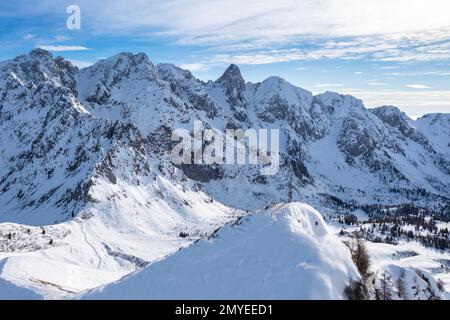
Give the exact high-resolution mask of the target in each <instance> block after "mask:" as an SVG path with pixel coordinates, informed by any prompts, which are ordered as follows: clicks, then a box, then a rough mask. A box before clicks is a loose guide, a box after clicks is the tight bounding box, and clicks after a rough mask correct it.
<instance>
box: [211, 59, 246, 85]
mask: <svg viewBox="0 0 450 320" xmlns="http://www.w3.org/2000/svg"><path fill="white" fill-rule="evenodd" d="M216 82H217V83H221V84H223V85H225V86H226V87H227V88H228V87H234V88H239V89H242V88H245V80H244V78H243V77H242V74H241V70H239V67H238V66H237V65H235V64H231V65H230V66H229V67H228V68H227V70H225V72H224V73H223V75H222V76H221V77H220V78H219V79H217V81H216Z"/></svg>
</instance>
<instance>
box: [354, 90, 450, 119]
mask: <svg viewBox="0 0 450 320" xmlns="http://www.w3.org/2000/svg"><path fill="white" fill-rule="evenodd" d="M347 93H348V94H352V95H354V96H355V97H357V98H359V99H361V100H363V102H364V104H365V105H366V106H367V107H371V108H372V107H379V106H382V105H394V106H397V107H399V108H401V109H402V110H403V111H405V112H406V113H407V114H408V115H409V116H412V117H417V116H421V115H424V114H426V113H433V112H444V113H448V112H449V111H450V91H432V90H424V91H379V90H377V91H354V92H347Z"/></svg>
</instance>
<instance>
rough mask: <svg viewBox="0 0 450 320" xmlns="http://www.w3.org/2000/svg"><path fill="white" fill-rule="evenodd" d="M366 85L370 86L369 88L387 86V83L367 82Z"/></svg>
mask: <svg viewBox="0 0 450 320" xmlns="http://www.w3.org/2000/svg"><path fill="white" fill-rule="evenodd" d="M368 84H370V85H371V86H387V85H388V84H387V83H384V82H369V83H368Z"/></svg>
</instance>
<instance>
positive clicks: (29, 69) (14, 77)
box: [0, 48, 78, 90]
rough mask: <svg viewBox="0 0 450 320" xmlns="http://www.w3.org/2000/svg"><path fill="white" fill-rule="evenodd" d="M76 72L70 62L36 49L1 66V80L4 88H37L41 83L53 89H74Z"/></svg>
mask: <svg viewBox="0 0 450 320" xmlns="http://www.w3.org/2000/svg"><path fill="white" fill-rule="evenodd" d="M77 71H78V69H77V68H76V67H74V66H73V65H72V63H70V61H67V60H64V58H62V57H57V58H53V55H52V54H51V53H50V52H48V51H46V50H43V49H40V48H37V49H34V50H32V51H31V52H29V53H28V54H25V55H21V56H18V57H16V58H14V59H13V60H9V61H7V62H5V63H4V64H2V65H1V68H0V72H1V73H2V74H3V75H2V78H4V79H6V86H5V88H7V89H8V88H9V89H11V88H16V87H17V85H26V86H28V85H31V86H29V88H37V87H38V86H39V85H41V84H43V83H47V84H51V85H53V86H54V87H60V86H63V87H66V88H70V89H71V90H72V89H74V87H75V82H74V75H75V73H76V72H77Z"/></svg>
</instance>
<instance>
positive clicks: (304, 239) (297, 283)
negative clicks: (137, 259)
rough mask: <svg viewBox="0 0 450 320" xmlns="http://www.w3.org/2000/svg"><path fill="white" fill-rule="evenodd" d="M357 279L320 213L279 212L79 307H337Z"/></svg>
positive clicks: (297, 206) (301, 207) (290, 207)
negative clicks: (136, 302) (207, 303)
mask: <svg viewBox="0 0 450 320" xmlns="http://www.w3.org/2000/svg"><path fill="white" fill-rule="evenodd" d="M350 279H354V280H356V279H359V274H358V272H357V270H356V267H355V265H354V264H353V262H352V260H351V257H350V252H349V250H348V248H347V247H346V246H345V245H344V244H343V243H342V242H341V241H340V240H339V238H337V237H336V236H335V235H334V234H333V233H332V232H331V231H330V229H329V228H328V227H327V225H326V224H325V222H324V221H323V218H322V216H321V214H320V213H319V212H317V211H316V210H314V209H313V208H312V207H311V206H309V205H306V204H303V203H291V204H278V205H274V206H272V207H271V208H269V209H268V210H266V211H261V212H257V213H254V214H251V215H247V216H245V217H242V218H241V219H240V220H239V221H238V222H236V223H233V224H229V225H227V226H225V227H223V228H221V229H220V230H219V231H218V232H217V233H216V234H215V235H214V236H212V237H210V238H208V239H204V240H200V241H199V242H198V243H196V244H194V245H192V246H190V247H189V248H185V249H182V250H181V251H179V252H177V253H175V254H173V255H172V256H170V257H168V258H166V259H164V260H162V261H160V262H156V263H153V264H152V265H150V266H148V267H146V268H145V269H144V270H142V271H139V272H136V273H135V274H133V275H131V276H129V277H126V278H124V279H122V280H120V281H119V282H117V283H114V284H111V285H107V286H105V287H102V288H100V289H96V290H93V291H90V292H88V293H86V294H84V295H83V294H82V295H79V296H77V298H82V299H343V298H344V296H343V292H344V288H345V286H346V284H347V283H348V281H349V280H350Z"/></svg>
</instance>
